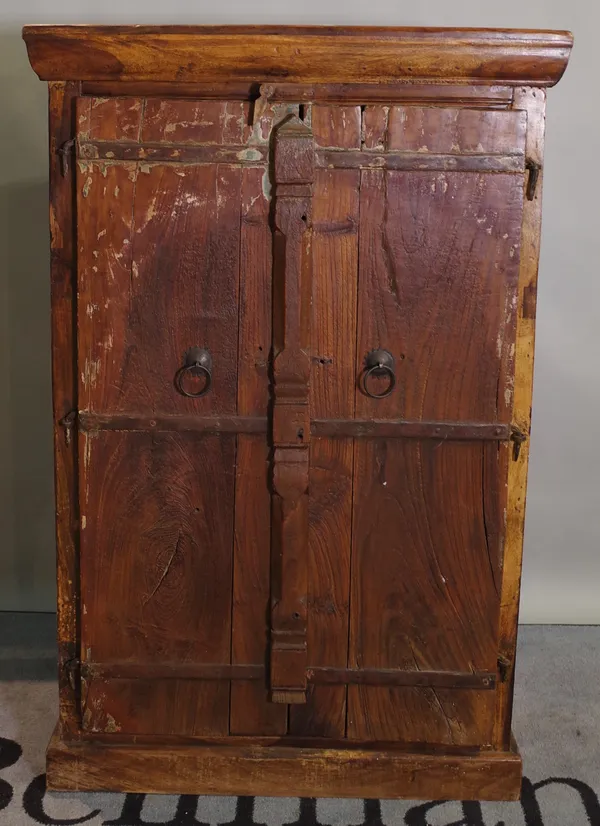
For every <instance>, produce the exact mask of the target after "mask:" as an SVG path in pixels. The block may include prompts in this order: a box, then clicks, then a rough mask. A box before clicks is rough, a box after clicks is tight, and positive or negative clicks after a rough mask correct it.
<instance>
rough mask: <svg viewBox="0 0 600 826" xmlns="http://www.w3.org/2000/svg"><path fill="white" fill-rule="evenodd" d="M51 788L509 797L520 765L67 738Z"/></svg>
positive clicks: (515, 759)
mask: <svg viewBox="0 0 600 826" xmlns="http://www.w3.org/2000/svg"><path fill="white" fill-rule="evenodd" d="M47 786H48V789H50V790H53V791H114V792H145V793H160V794H223V795H267V796H275V797H296V796H297V797H358V798H360V797H364V798H384V799H386V798H387V799H393V798H408V799H413V800H431V799H437V800H442V799H444V800H448V799H456V800H476V799H478V800H517V799H518V798H519V794H520V790H521V758H520V756H519V753H518V750H517V747H516V745H515V744H514V743H513V747H512V749H511V750H510V751H506V752H494V751H483V752H480V753H476V754H465V755H458V754H443V753H437V752H436V753H430V754H425V753H417V752H410V751H404V750H402V751H401V750H393V749H389V748H386V749H381V750H380V749H377V748H376V747H373V748H369V749H365V748H362V747H357V748H351V747H348V748H333V749H331V748H304V747H299V746H288V745H268V746H262V745H254V746H253V745H237V744H232V745H205V744H204V743H203V744H201V745H193V744H190V743H189V741H187V743H186V744H184V745H183V744H182V745H166V744H165V745H148V744H147V743H144V744H124V743H118V744H117V743H115V744H112V743H106V742H97V741H89V740H78V741H66V740H63V739H62V738H61V737H60V735H59V734H58V733H57V732H55V733H54V735H53V737H52V739H51V741H50V744H49V746H48V752H47Z"/></svg>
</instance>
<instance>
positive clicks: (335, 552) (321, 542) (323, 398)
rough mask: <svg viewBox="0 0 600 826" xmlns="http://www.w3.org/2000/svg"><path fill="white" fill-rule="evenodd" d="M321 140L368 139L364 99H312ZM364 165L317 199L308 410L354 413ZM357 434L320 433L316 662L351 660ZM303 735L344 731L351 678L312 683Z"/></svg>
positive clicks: (311, 590) (299, 709)
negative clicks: (340, 102) (348, 103)
mask: <svg viewBox="0 0 600 826" xmlns="http://www.w3.org/2000/svg"><path fill="white" fill-rule="evenodd" d="M312 128H313V133H314V136H315V142H316V143H317V144H318V145H321V146H336V147H343V148H349V149H351V148H359V147H360V107H359V106H355V107H332V106H313V109H312ZM359 175H360V173H359V172H358V170H318V171H317V172H316V176H315V194H314V201H313V241H312V252H313V290H312V324H311V351H310V352H311V374H310V387H311V393H310V412H311V417H315V418H328V417H330V418H352V417H353V415H354V386H355V375H354V361H355V357H354V351H355V347H356V281H357V277H358V205H359V194H358V183H359ZM352 457H353V453H352V439H313V440H312V442H311V449H310V484H309V489H310V497H309V546H308V555H309V563H308V594H309V612H308V658H309V665H314V666H321V665H322V666H339V667H344V668H345V667H346V665H347V657H348V603H349V595H350V547H351V524H352ZM290 730H291V732H292V733H294V734H297V735H305V736H320V737H335V738H340V737H344V736H345V733H346V731H345V730H346V688H345V686H311V687H310V689H309V693H308V697H307V703H306V705H303V706H292V707H291V708H290Z"/></svg>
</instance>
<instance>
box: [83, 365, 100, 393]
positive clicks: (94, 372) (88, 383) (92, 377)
mask: <svg viewBox="0 0 600 826" xmlns="http://www.w3.org/2000/svg"><path fill="white" fill-rule="evenodd" d="M101 366H102V361H101V359H89V358H88V359H86V360H85V363H84V365H83V372H82V373H81V381H82V384H83V386H84V387H85V388H86V389H91V388H92V387H95V386H96V383H97V381H98V376H99V375H100V368H101Z"/></svg>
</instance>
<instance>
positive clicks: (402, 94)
mask: <svg viewBox="0 0 600 826" xmlns="http://www.w3.org/2000/svg"><path fill="white" fill-rule="evenodd" d="M268 86H269V87H270V92H269V98H270V100H274V101H276V100H283V101H290V100H292V101H299V102H302V101H309V102H312V101H315V102H316V101H320V102H331V103H333V102H336V103H362V102H363V101H365V100H372V101H373V102H375V101H379V102H380V103H391V102H402V103H412V104H416V105H419V104H420V105H422V104H423V103H427V105H428V106H436V105H437V106H465V105H466V106H475V107H486V108H494V107H498V108H506V107H508V106H510V105H511V103H512V99H513V89H512V88H511V87H510V86H494V85H491V86H482V85H478V86H467V85H460V86H458V85H457V86H454V85H441V84H435V83H427V84H424V83H418V82H417V83H411V84H410V85H408V84H406V83H403V84H398V83H378V84H373V83H317V84H294V83H277V84H276V85H273V84H268ZM82 94H84V95H91V96H92V97H96V96H99V97H114V96H116V97H122V96H123V95H130V96H132V97H160V98H164V97H178V98H187V97H191V98H196V99H197V100H210V99H212V98H217V99H218V100H227V99H230V100H249V101H254V100H255V99H256V84H255V83H252V82H248V81H246V82H244V81H241V82H239V81H234V80H229V81H221V82H217V83H177V82H175V83H168V82H167V83H164V82H163V83H160V82H148V81H145V82H144V81H142V82H140V81H137V82H136V81H129V82H128V81H118V82H111V81H104V82H100V83H98V82H94V81H85V82H84V83H83V84H82Z"/></svg>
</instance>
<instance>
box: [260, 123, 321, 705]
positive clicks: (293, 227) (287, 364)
mask: <svg viewBox="0 0 600 826" xmlns="http://www.w3.org/2000/svg"><path fill="white" fill-rule="evenodd" d="M273 166H274V177H275V186H276V189H275V270H274V277H275V278H276V279H277V282H278V283H277V289H276V291H275V296H276V303H275V307H274V316H275V318H274V337H273V343H274V352H273V379H274V381H273V431H272V432H273V446H274V453H273V500H272V514H273V520H272V541H273V550H272V555H271V561H272V564H271V647H270V685H271V698H272V700H273V701H274V702H280V703H302V702H305V701H306V666H307V657H306V654H307V650H306V623H307V557H308V481H309V480H308V458H309V457H308V448H309V444H310V418H309V409H308V399H309V378H310V360H309V355H308V349H309V347H310V341H309V334H310V333H309V330H310V289H311V286H310V283H311V253H310V243H311V229H310V225H311V211H312V194H313V192H312V184H313V180H314V141H313V135H312V132H311V130H310V128H309V127H308V126H307V125H306V124H305V123H304V122H303V121H301V120H300V119H299V118H298V117H297V116H296V115H292V116H290V117H289V118H288V119H287V120H285V121H284V122H283V123H282V125H281V126H280V127H279V128H278V129H277V132H276V135H275V149H274V164H273Z"/></svg>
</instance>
